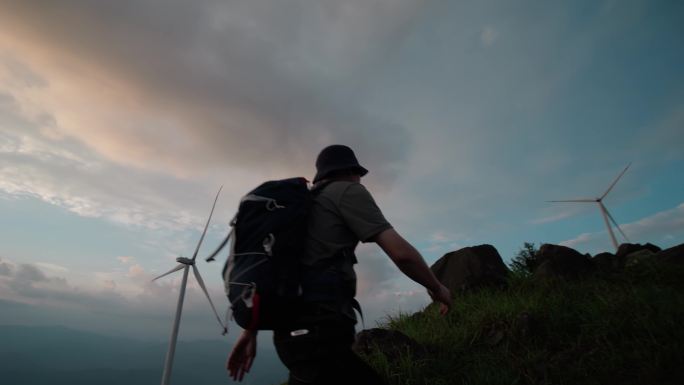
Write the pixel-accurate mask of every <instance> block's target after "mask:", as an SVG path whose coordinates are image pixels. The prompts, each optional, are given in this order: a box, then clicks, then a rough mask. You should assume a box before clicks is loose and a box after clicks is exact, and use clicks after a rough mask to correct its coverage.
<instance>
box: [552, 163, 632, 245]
mask: <svg viewBox="0 0 684 385" xmlns="http://www.w3.org/2000/svg"><path fill="white" fill-rule="evenodd" d="M631 165H632V163H630V164H628V165H627V167H625V169H624V170H622V172H621V173H620V175H618V176H617V178H615V180H614V181H613V183H611V184H610V186H608V189H607V190H606V192H604V193H603V195H601V196H600V197H598V198H594V199H592V198H583V199H568V200H562V201H547V202H582V203H587V202H596V203H598V206H599V209H600V210H601V215H602V216H603V221H604V222H605V223H606V228H607V229H608V234H610V239H611V240H612V241H613V246H615V250H617V249H618V247H619V245H618V242H617V239H615V234H614V233H613V228H612V227H611V226H610V222H608V219H609V218H610V220H611V221H612V222H613V223H614V224H615V227H617V229H618V231H620V234H622V236H623V237H625V239H626V240H627V241H628V242H629V239H627V236H626V235H625V233H623V232H622V229H620V226H618V224H617V222H616V221H615V219H614V218H613V216H612V215H610V213H609V212H608V209H607V208H606V206H605V205H604V204H603V198H605V197H606V195H608V193H609V192H610V190H612V189H613V187H615V184H616V183H617V182H618V180H620V178H622V175H624V174H625V172H626V171H627V169H628V168H629V166H631Z"/></svg>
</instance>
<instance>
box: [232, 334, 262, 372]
mask: <svg viewBox="0 0 684 385" xmlns="http://www.w3.org/2000/svg"><path fill="white" fill-rule="evenodd" d="M256 337H257V332H256V331H250V330H245V331H243V332H242V334H241V335H240V337H239V338H238V340H237V341H236V342H235V346H233V351H232V352H230V356H229V357H228V361H227V362H226V369H228V372H229V374H230V376H231V377H232V378H233V380H236V381H242V378H243V377H244V376H245V373H248V372H249V369H250V368H251V367H252V362H254V357H255V356H256V348H257V339H256Z"/></svg>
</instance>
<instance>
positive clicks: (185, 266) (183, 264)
mask: <svg viewBox="0 0 684 385" xmlns="http://www.w3.org/2000/svg"><path fill="white" fill-rule="evenodd" d="M221 189H223V186H221V188H219V191H218V193H216V198H215V199H214V205H213V206H211V212H210V213H209V219H207V224H206V225H205V226H204V231H203V232H202V236H201V237H200V240H199V242H198V243H197V248H195V253H194V254H193V255H192V258H183V257H182V256H181V257H179V258H177V259H176V262H178V266H176V267H174V268H173V269H171V270H169V271H168V272H166V273H164V274H162V275H160V276H159V277H157V278H155V279H153V281H156V280H158V279H159V278H162V277H165V276H167V275H169V274H172V273H175V272H177V271H178V270H183V280H182V281H181V287H180V292H179V294H178V305H177V307H176V317H175V318H174V320H173V329H172V331H171V340H170V341H169V350H168V351H167V352H166V361H165V363H164V374H163V375H162V382H161V383H162V385H168V384H169V381H170V380H171V369H172V367H173V356H174V355H175V353H176V341H177V339H178V327H179V326H180V318H181V312H182V311H183V299H184V298H185V287H186V285H187V283H188V271H189V270H190V267H192V272H193V273H194V275H195V279H196V280H197V283H199V285H200V287H201V288H202V291H203V292H204V295H205V296H206V297H207V299H208V300H209V305H211V309H212V310H213V311H214V315H215V316H216V319H217V320H218V322H219V324H220V325H221V327H222V328H223V334H224V335H225V334H226V333H227V332H228V328H227V326H226V325H225V324H224V323H223V322H222V321H221V317H219V315H218V313H217V312H216V307H215V306H214V303H213V302H212V301H211V297H209V292H208V291H207V287H206V286H205V285H204V281H203V280H202V277H201V276H200V273H199V270H198V269H197V266H196V265H195V258H197V253H198V252H199V249H200V246H201V245H202V241H203V240H204V235H205V234H206V233H207V228H208V227H209V222H210V221H211V216H212V214H214V208H215V207H216V201H217V200H218V197H219V194H221Z"/></svg>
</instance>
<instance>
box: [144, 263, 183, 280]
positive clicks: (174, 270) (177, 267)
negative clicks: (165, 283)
mask: <svg viewBox="0 0 684 385" xmlns="http://www.w3.org/2000/svg"><path fill="white" fill-rule="evenodd" d="M184 267H185V265H184V264H182V263H181V264H180V265H178V266H176V267H174V268H173V269H171V270H169V271H167V272H166V273H164V274H162V275H160V276H159V277H157V278H155V279H153V280H152V281H156V280H158V279H159V278H161V277H166V276H167V275H169V274H171V273H175V272H177V271H178V270H180V269H182V268H184Z"/></svg>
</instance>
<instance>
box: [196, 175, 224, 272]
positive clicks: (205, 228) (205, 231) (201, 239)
mask: <svg viewBox="0 0 684 385" xmlns="http://www.w3.org/2000/svg"><path fill="white" fill-rule="evenodd" d="M222 189H223V186H221V188H219V190H218V192H217V193H216V198H214V204H213V205H212V206H211V212H210V213H209V219H207V224H206V225H204V231H203V232H202V236H201V237H200V240H199V242H197V248H196V249H195V253H193V254H192V260H193V261H194V260H195V258H197V253H198V252H199V249H200V246H202V241H203V240H204V236H205V235H206V234H207V229H208V228H209V222H211V216H212V215H213V214H214V208H215V207H216V201H218V197H219V194H221V190H222Z"/></svg>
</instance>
